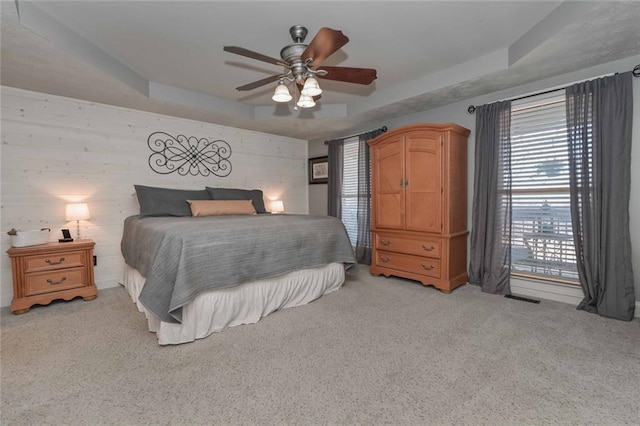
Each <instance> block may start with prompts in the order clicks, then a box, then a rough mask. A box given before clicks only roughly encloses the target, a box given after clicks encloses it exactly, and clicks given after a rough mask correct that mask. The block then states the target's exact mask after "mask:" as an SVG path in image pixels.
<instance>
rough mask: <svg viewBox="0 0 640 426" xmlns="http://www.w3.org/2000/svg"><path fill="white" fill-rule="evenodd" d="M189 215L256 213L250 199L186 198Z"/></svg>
mask: <svg viewBox="0 0 640 426" xmlns="http://www.w3.org/2000/svg"><path fill="white" fill-rule="evenodd" d="M187 202H188V203H189V206H191V216H218V215H229V214H256V209H255V208H254V207H253V203H252V202H251V200H187Z"/></svg>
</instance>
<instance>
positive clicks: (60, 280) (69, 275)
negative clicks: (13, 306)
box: [25, 267, 87, 296]
mask: <svg viewBox="0 0 640 426" xmlns="http://www.w3.org/2000/svg"><path fill="white" fill-rule="evenodd" d="M25 284H26V285H25V296H33V295H35V294H42V293H51V292H54V291H60V290H68V289H71V288H76V287H84V286H86V285H87V276H86V268H82V267H81V268H73V269H65V270H61V271H51V272H46V271H45V272H37V273H33V274H28V275H26V276H25Z"/></svg>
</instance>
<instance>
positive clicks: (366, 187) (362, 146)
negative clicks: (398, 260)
mask: <svg viewBox="0 0 640 426" xmlns="http://www.w3.org/2000/svg"><path fill="white" fill-rule="evenodd" d="M381 133H382V130H380V129H379V130H374V131H372V132H368V133H364V134H361V135H360V136H359V137H358V211H357V212H356V216H357V218H358V241H356V260H357V261H358V263H362V264H365V265H371V158H370V150H369V145H368V144H367V141H368V140H371V139H373V138H375V137H376V136H378V135H380V134H381Z"/></svg>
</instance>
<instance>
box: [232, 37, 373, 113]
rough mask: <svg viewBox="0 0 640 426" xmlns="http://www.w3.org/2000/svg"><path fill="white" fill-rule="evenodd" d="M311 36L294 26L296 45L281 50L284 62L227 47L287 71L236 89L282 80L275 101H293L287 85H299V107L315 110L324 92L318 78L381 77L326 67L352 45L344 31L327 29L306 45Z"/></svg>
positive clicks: (364, 79) (358, 79)
mask: <svg viewBox="0 0 640 426" xmlns="http://www.w3.org/2000/svg"><path fill="white" fill-rule="evenodd" d="M307 33H308V32H307V29H306V28H305V27H303V26H302V25H294V26H293V27H291V28H290V29H289V34H291V39H292V40H293V43H291V44H289V45H287V46H285V47H283V48H282V50H281V51H280V57H281V58H282V59H276V58H272V57H270V56H266V55H263V54H261V53H257V52H254V51H251V50H248V49H245V48H243V47H238V46H224V50H225V51H226V52H230V53H235V54H236V55H241V56H246V57H248V58H252V59H257V60H259V61H263V62H268V63H270V64H273V65H280V66H282V67H284V68H285V70H284V72H283V73H280V74H274V75H272V76H269V77H267V78H263V79H261V80H257V81H254V82H251V83H248V84H245V85H243V86H240V87H236V90H239V91H245V90H253V89H256V88H258V87H261V86H264V85H265V84H269V83H272V82H274V81H279V84H278V86H277V87H276V91H275V93H274V95H273V97H272V99H273V100H274V101H275V102H289V101H290V100H291V99H293V97H292V96H291V94H290V93H289V89H288V87H287V84H288V83H295V84H296V86H297V90H298V91H299V92H300V96H299V97H298V100H297V101H296V105H297V106H299V107H301V108H311V107H313V106H315V100H317V99H318V98H319V95H320V93H322V89H320V85H319V84H318V81H317V80H316V77H317V78H321V79H325V80H334V81H344V82H347V83H356V84H364V85H366V84H371V83H372V82H373V80H375V79H376V78H377V74H376V70H375V69H371V68H350V67H331V66H322V63H323V62H324V61H325V60H326V59H327V58H328V57H329V56H331V55H332V54H333V53H335V52H336V51H337V50H338V49H340V48H341V47H342V46H344V45H345V44H347V43H348V42H349V39H348V38H347V36H345V35H344V34H342V31H337V30H333V29H331V28H326V27H323V28H321V29H320V31H318V33H317V34H316V36H315V37H314V38H313V40H311V43H309V44H308V45H307V44H304V39H305V38H306V37H307Z"/></svg>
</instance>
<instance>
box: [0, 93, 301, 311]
mask: <svg viewBox="0 0 640 426" xmlns="http://www.w3.org/2000/svg"><path fill="white" fill-rule="evenodd" d="M0 94H1V100H2V114H1V125H2V146H1V150H0V158H1V163H0V164H1V176H2V183H1V209H0V212H1V217H0V230H1V231H2V235H1V236H0V241H1V246H0V247H1V250H2V254H3V255H2V256H0V258H1V259H2V260H1V261H0V279H1V282H0V305H1V306H7V305H9V304H10V303H11V298H12V294H13V289H12V279H11V264H10V262H9V259H8V257H7V256H6V255H4V253H5V252H6V250H7V249H9V247H10V238H9V236H8V235H7V231H8V230H9V229H11V228H16V229H19V230H25V229H37V228H42V227H48V228H51V231H52V232H51V240H53V241H56V240H57V239H58V238H59V237H61V234H60V229H61V228H65V227H66V228H70V229H71V230H72V235H73V236H75V223H65V219H64V208H65V204H66V203H67V202H69V201H76V202H79V201H82V202H86V203H88V205H89V209H90V211H91V220H89V221H83V222H81V235H82V236H83V237H87V238H92V239H93V240H95V241H96V248H95V253H94V254H96V255H97V256H98V265H97V267H96V268H95V277H96V284H97V285H98V288H107V287H113V286H117V285H118V277H119V274H120V271H121V270H122V266H123V260H122V256H121V254H120V238H121V236H122V225H123V221H124V219H125V218H126V217H127V216H130V215H133V214H137V213H138V205H137V200H136V198H135V196H134V195H133V194H134V188H133V185H134V184H142V185H150V186H160V187H170V188H186V189H192V188H193V189H200V188H204V187H205V185H207V186H218V187H227V188H246V189H252V188H259V189H262V190H263V191H264V195H265V201H268V198H271V197H273V198H278V199H282V200H283V201H284V204H285V209H286V211H287V212H288V213H307V212H308V203H309V201H308V185H307V157H308V155H307V142H306V141H303V140H299V139H292V138H287V137H281V136H274V135H269V134H264V133H258V132H253V131H247V130H240V129H234V128H230V127H224V126H218V125H213V124H209V123H202V122H196V121H191V120H185V119H181V118H175V117H168V116H163V115H158V114H152V113H147V112H143V111H136V110H131V109H126V108H119V107H113V106H108V105H103V104H96V103H92V102H85V101H80V100H76V99H70V98H63V97H59V96H52V95H46V94H42V93H37V92H29V91H25V90H20V89H15V88H10V87H1V88H0ZM156 131H164V132H167V133H169V134H171V135H178V134H183V135H185V136H196V137H198V138H208V139H222V140H224V141H226V142H228V143H229V144H230V145H231V149H232V155H231V158H230V161H231V163H232V172H231V174H230V175H229V176H227V177H224V178H220V177H216V176H210V177H207V178H205V177H202V176H197V177H187V176H179V175H176V174H175V173H174V174H169V175H160V174H157V173H155V172H153V171H152V170H151V169H150V167H149V165H148V158H149V155H150V154H151V150H150V149H149V147H148V146H147V138H148V136H149V135H150V134H151V133H153V132H156Z"/></svg>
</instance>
